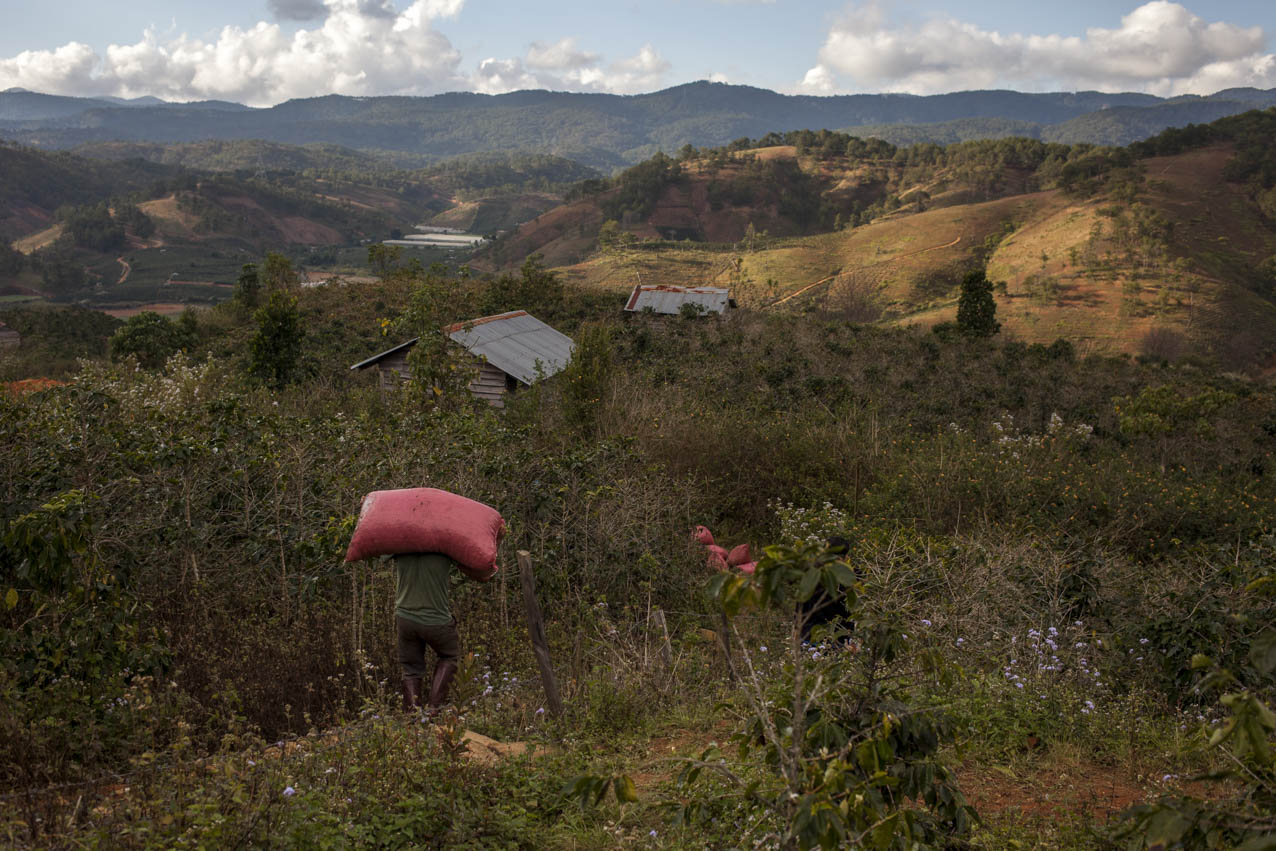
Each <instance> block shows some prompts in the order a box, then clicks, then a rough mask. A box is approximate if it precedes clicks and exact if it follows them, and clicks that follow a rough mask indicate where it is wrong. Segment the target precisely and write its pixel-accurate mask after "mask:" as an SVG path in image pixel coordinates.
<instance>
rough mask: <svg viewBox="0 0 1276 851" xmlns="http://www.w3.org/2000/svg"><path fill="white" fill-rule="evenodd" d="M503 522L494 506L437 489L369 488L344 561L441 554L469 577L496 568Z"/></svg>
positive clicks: (485, 576)
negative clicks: (376, 489)
mask: <svg viewBox="0 0 1276 851" xmlns="http://www.w3.org/2000/svg"><path fill="white" fill-rule="evenodd" d="M504 534H505V521H504V520H502V519H501V515H500V513H499V512H497V510H496V509H495V508H492V507H491V506H489V505H484V504H483V503H481V502H475V501H474V500H472V499H466V498H465V497H463V496H458V495H457V494H454V493H449V492H448V491H444V490H438V489H437V488H406V489H403V490H389V491H373V492H372V493H370V494H368V495H367V496H365V497H364V498H363V508H362V509H361V510H360V511H359V523H358V525H357V526H355V530H354V537H353V538H352V539H351V540H350V549H348V550H347V551H346V561H359V560H361V559H365V558H375V557H377V556H384V555H399V554H401V553H443V555H445V556H447V557H448V558H450V559H452V560H453V561H455V562H456V563H457V564H458V565H459V566H460V568H461V570H462V571H464V572H465V574H466V575H467V576H469V577H470V578H471V579H477V580H479V581H480V582H485V581H487V580H488V579H491V578H492V576H493V575H494V574H495V573H496V570H497V567H496V551H497V548H498V547H499V545H500V542H501V536H502V535H504Z"/></svg>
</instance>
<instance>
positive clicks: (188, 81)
mask: <svg viewBox="0 0 1276 851" xmlns="http://www.w3.org/2000/svg"><path fill="white" fill-rule="evenodd" d="M0 8H2V9H3V20H4V23H5V26H4V27H3V28H2V29H0V88H7V87H9V86H21V87H23V88H29V89H33V90H38V91H53V92H58V93H65V94H114V95H123V96H136V95H140V94H155V95H158V96H160V97H165V98H168V99H173V100H186V99H197V98H206V97H223V98H226V99H232V100H240V101H244V102H250V103H255V104H265V103H274V102H278V101H279V100H284V99H287V98H288V97H299V96H310V95H318V94H325V93H328V92H332V91H337V92H341V93H345V94H389V93H415V94H431V93H434V92H438V91H453V90H474V91H485V92H500V91H508V90H512V89H517V88H529V87H541V88H554V89H571V90H578V91H612V92H621V93H632V92H638V91H650V90H653V89H658V88H664V87H667V86H671V85H676V84H678V83H682V82H687V81H690V80H697V79H707V78H713V79H718V80H723V81H727V82H732V83H744V84H749V85H756V86H762V87H766V88H771V89H776V90H778V91H785V92H807V93H812V94H833V93H844V92H862V91H870V92H871V91H911V92H916V93H932V92H938V91H955V90H961V89H969V88H993V87H997V88H1016V89H1021V90H1026V91H1027V90H1031V91H1042V90H1060V89H1080V88H1098V89H1105V90H1137V91H1149V92H1153V93H1156V94H1162V95H1171V94H1180V93H1184V92H1194V93H1208V92H1212V91H1215V90H1217V89H1219V88H1224V87H1227V86H1232V85H1255V86H1260V87H1264V88H1269V87H1276V57H1273V55H1272V54H1273V39H1272V36H1273V34H1276V2H1272V0H1211V2H1209V3H1204V2H1200V0H1180V2H1171V0H1150V2H1142V3H1140V2H1138V0H1134V2H1128V3H1121V2H1112V0H1070V2H1063V3H1051V4H1037V3H1028V2H1023V0H1017V2H1009V0H982V2H969V0H968V2H957V0H863V2H849V3H848V2H818V1H817V0H808V2H797V1H796V0H771V2H763V0H684V2H672V0H647V2H627V0H626V1H625V2H618V3H585V2H576V1H575V0H574V1H573V2H556V3H529V2H522V3H516V2H508V0H224V2H221V3H208V2H200V3H194V2H189V0H170V1H169V2H158V0H134V2H129V3H127V4H125V3H105V4H104V3H102V2H100V0H97V2H88V0H64V2H63V4H62V5H61V6H59V7H58V8H59V9H61V11H60V12H59V13H58V14H57V15H56V16H50V14H49V8H50V7H49V6H48V5H47V4H37V3H33V2H28V0H0Z"/></svg>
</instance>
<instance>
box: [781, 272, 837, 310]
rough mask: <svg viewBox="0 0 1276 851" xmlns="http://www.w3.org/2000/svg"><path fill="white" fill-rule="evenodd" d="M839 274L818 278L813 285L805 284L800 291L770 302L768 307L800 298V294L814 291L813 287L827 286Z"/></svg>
mask: <svg viewBox="0 0 1276 851" xmlns="http://www.w3.org/2000/svg"><path fill="white" fill-rule="evenodd" d="M840 274H841V272H837V273H834V274H832V275H829V276H828V277H827V278H820V279H819V280H818V281H816V282H815V283H813V284H807V285H806V286H804V287H802V289H800V290H797V291H796V292H791V293H789V294H788V295H786V296H785V297H784V298H781V299H779V300H778V301H773V302H771V305H770V306H771V307H779V306H780V305H782V304H784V303H785V302H786V301H788V300H789V299H793V298H797V297H798V296H800V295H801V294H802V293H804V292H806V291H807V290H811V289H814V288H815V287H818V286H819V285H820V284H827V283H828V282H829V281H831V280H833V279H834V278H836V277H837V276H838V275H840Z"/></svg>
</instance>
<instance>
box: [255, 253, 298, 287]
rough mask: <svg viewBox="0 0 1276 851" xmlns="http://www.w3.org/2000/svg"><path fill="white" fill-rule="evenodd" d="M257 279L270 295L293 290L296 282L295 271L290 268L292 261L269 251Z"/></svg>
mask: <svg viewBox="0 0 1276 851" xmlns="http://www.w3.org/2000/svg"><path fill="white" fill-rule="evenodd" d="M258 277H259V278H260V279H261V282H262V284H263V285H264V286H265V288H266V292H270V293H273V292H274V291H275V290H291V289H294V288H295V287H296V286H297V281H298V276H297V270H296V269H294V268H292V261H291V260H289V259H288V258H287V257H285V256H284V255H282V254H280V253H279V252H277V251H271V252H269V253H268V254H267V255H266V260H265V262H263V263H262V266H261V271H260V272H259V273H258Z"/></svg>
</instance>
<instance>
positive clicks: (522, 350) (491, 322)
mask: <svg viewBox="0 0 1276 851" xmlns="http://www.w3.org/2000/svg"><path fill="white" fill-rule="evenodd" d="M443 330H444V333H446V334H447V335H448V337H449V338H451V339H452V340H455V341H456V342H457V343H460V344H461V345H462V346H464V347H465V350H466V351H467V352H469V353H470V354H472V355H475V356H478V357H482V358H485V359H486V360H487V362H488V363H490V364H491V365H492V366H494V367H496V368H497V369H499V370H501V371H502V372H504V373H506V374H507V375H512V376H514V377H515V378H517V379H518V380H519V381H521V382H523V383H524V384H531V383H532V382H533V381H535V380H536V379H537V378H538V377H540V378H548V377H549V376H551V375H553V374H554V373H556V372H560V371H562V370H563V369H564V368H566V366H567V364H568V363H570V362H571V359H572V351H573V350H574V349H575V348H576V344H575V343H573V342H572V339H571V338H570V337H568V336H567V335H566V334H562V333H559V332H558V331H555V330H554V329H553V328H551V327H549V326H548V325H546V324H545V323H544V322H541V321H540V320H539V319H537V318H536V317H535V316H532V315H531V314H530V313H528V312H527V311H526V310H514V311H511V312H509V313H498V314H497V315H495V316H484V317H481V318H479V319H473V320H470V321H469V322H458V323H457V324H455V325H450V326H448V327H447V328H445V329H443ZM538 368H539V375H538V374H537V371H538Z"/></svg>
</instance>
